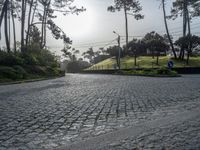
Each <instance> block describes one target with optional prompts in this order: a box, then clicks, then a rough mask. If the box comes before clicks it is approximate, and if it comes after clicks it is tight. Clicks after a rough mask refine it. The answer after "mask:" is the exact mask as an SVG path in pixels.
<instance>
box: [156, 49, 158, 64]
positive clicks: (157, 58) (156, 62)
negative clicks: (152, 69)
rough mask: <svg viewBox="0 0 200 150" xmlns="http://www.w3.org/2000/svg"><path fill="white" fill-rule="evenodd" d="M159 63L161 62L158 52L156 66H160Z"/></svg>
mask: <svg viewBox="0 0 200 150" xmlns="http://www.w3.org/2000/svg"><path fill="white" fill-rule="evenodd" d="M158 61H159V54H158V52H157V59H156V65H159V63H158Z"/></svg>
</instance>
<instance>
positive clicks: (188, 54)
mask: <svg viewBox="0 0 200 150" xmlns="http://www.w3.org/2000/svg"><path fill="white" fill-rule="evenodd" d="M187 23H188V35H189V50H188V53H187V65H188V64H189V59H190V54H191V52H192V41H191V26H190V15H189V11H188V7H187Z"/></svg>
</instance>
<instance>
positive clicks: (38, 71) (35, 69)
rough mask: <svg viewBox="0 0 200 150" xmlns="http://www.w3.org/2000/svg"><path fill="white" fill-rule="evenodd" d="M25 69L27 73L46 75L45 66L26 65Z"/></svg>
mask: <svg viewBox="0 0 200 150" xmlns="http://www.w3.org/2000/svg"><path fill="white" fill-rule="evenodd" d="M26 70H27V72H28V73H29V74H33V75H42V76H46V75H47V72H46V69H45V67H41V66H26Z"/></svg>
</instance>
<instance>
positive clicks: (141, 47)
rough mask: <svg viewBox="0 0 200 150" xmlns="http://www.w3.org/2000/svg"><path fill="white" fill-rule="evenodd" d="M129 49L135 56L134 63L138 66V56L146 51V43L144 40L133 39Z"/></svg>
mask: <svg viewBox="0 0 200 150" xmlns="http://www.w3.org/2000/svg"><path fill="white" fill-rule="evenodd" d="M128 50H130V52H131V53H130V55H133V56H134V65H135V66H137V57H138V56H139V55H141V54H144V53H145V51H146V45H145V43H144V41H143V40H138V39H133V40H132V41H130V42H129V43H128Z"/></svg>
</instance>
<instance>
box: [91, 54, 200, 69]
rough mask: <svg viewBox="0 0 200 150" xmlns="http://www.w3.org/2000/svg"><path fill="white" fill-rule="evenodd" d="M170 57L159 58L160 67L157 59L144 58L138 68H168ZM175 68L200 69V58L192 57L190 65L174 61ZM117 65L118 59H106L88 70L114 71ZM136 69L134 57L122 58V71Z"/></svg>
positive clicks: (138, 62)
mask: <svg viewBox="0 0 200 150" xmlns="http://www.w3.org/2000/svg"><path fill="white" fill-rule="evenodd" d="M168 59H169V57H168V56H162V57H159V65H156V58H154V59H152V57H151V56H142V57H138V58H137V65H138V66H136V67H139V68H152V67H153V68H160V67H166V66H167V61H168ZM173 61H174V67H175V68H179V67H200V57H191V58H190V62H189V65H186V62H185V61H180V60H173ZM115 64H116V59H115V58H114V57H112V58H109V59H106V60H104V61H102V62H100V63H98V64H95V65H93V66H91V67H90V68H88V69H87V70H92V69H94V70H101V69H114V65H115ZM128 68H135V66H134V58H133V57H124V58H121V69H128Z"/></svg>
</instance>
